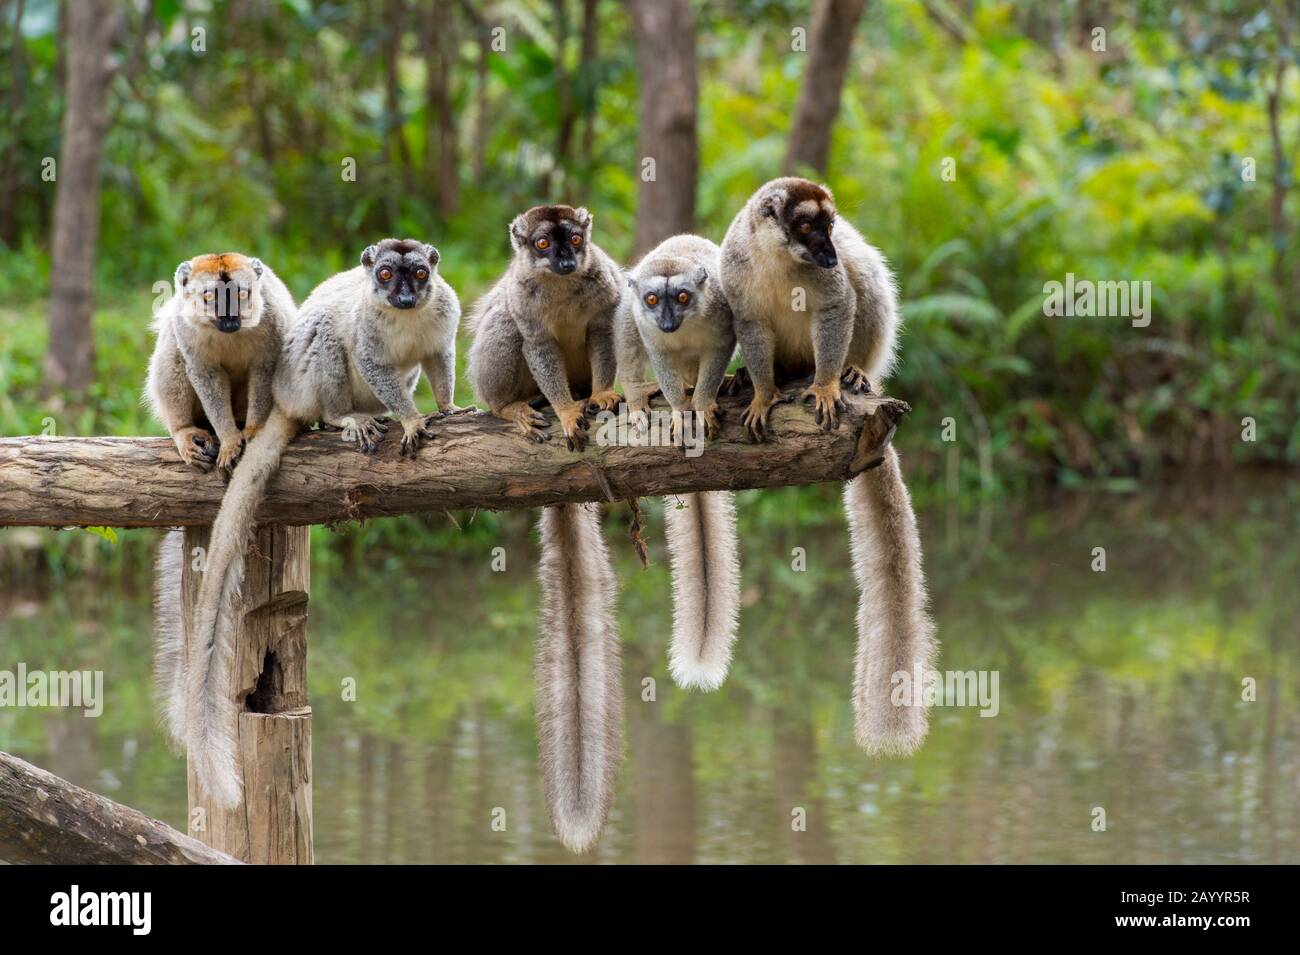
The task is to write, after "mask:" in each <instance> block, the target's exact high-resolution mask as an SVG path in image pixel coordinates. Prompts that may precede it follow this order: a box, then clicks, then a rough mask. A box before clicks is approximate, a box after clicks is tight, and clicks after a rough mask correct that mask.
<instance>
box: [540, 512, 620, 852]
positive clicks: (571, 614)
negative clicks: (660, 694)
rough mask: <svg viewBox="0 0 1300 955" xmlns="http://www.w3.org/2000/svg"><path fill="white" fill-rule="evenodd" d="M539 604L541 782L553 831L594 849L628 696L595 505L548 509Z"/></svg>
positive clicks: (577, 848) (610, 797)
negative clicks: (623, 686)
mask: <svg viewBox="0 0 1300 955" xmlns="http://www.w3.org/2000/svg"><path fill="white" fill-rule="evenodd" d="M537 526H538V531H539V532H540V535H541V539H542V559H541V563H540V564H539V566H538V578H539V580H540V582H541V589H542V604H541V616H540V628H539V629H540V632H539V635H538V639H537V653H536V659H535V661H534V672H533V675H534V679H535V682H536V692H537V704H536V705H537V727H538V733H539V735H540V743H539V746H540V750H541V767H542V785H543V788H544V790H545V793H546V805H547V808H548V809H549V810H550V814H551V822H552V824H553V825H554V827H555V832H556V835H558V836H559V837H560V841H561V842H563V843H564V845H565V846H566V847H568V848H569V849H570V850H572V851H573V852H586V851H587V850H588V849H589V848H591V846H592V845H593V844H594V843H595V841H596V839H597V837H598V836H599V835H600V832H601V829H602V828H603V827H604V825H605V819H606V817H607V816H608V815H609V809H610V805H611V804H612V803H613V801H614V782H615V779H616V777H617V776H618V767H619V763H620V761H621V760H622V757H623V690H622V676H621V660H620V648H619V637H618V627H617V625H616V623H615V620H614V608H613V604H614V592H615V584H614V577H613V571H612V570H611V568H610V565H609V553H608V552H607V551H606V549H605V538H604V535H603V534H602V532H601V527H600V512H599V510H598V509H597V508H595V507H594V506H593V507H583V506H582V505H578V504H564V505H559V506H556V507H547V508H543V510H542V516H541V519H540V520H539V521H538V525H537Z"/></svg>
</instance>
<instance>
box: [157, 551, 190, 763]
mask: <svg viewBox="0 0 1300 955" xmlns="http://www.w3.org/2000/svg"><path fill="white" fill-rule="evenodd" d="M184 547H185V532H184V531H182V530H178V529H175V528H173V529H172V530H169V531H168V532H167V533H166V534H164V535H163V539H162V542H161V543H160V544H159V545H158V557H157V560H156V561H155V563H154V578H153V579H154V594H153V676H154V693H155V696H156V698H157V700H158V706H159V707H160V708H161V710H162V722H163V728H164V729H165V730H166V731H167V738H168V740H169V742H170V743H171V745H172V747H173V748H174V749H176V751H177V752H184V750H185V630H184V627H185V623H184V621H183V620H182V619H181V575H182V573H183V568H182V566H181V562H182V560H183V559H184V556H185V555H184Z"/></svg>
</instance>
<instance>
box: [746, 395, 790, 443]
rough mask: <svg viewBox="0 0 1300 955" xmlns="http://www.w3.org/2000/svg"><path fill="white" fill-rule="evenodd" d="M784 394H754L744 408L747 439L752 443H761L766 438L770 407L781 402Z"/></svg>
mask: <svg viewBox="0 0 1300 955" xmlns="http://www.w3.org/2000/svg"><path fill="white" fill-rule="evenodd" d="M783 400H784V396H783V395H781V394H780V393H773V394H770V395H760V394H757V393H756V394H755V395H754V400H753V401H751V402H750V403H749V407H748V408H746V409H745V418H744V422H745V430H746V431H747V432H748V433H749V440H750V443H752V444H761V443H763V442H764V441H766V440H767V438H768V435H769V434H770V429H771V424H770V422H769V420H768V419H769V416H770V415H771V414H772V409H773V408H774V407H775V406H776V405H779V404H781V402H782V401H783Z"/></svg>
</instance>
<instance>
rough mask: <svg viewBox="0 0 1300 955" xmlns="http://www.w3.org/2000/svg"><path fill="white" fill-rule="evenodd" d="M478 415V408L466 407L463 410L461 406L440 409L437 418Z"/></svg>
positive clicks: (473, 406) (448, 406)
mask: <svg viewBox="0 0 1300 955" xmlns="http://www.w3.org/2000/svg"><path fill="white" fill-rule="evenodd" d="M477 413H478V407H477V406H475V405H466V406H465V407H463V408H462V407H461V406H460V405H447V407H445V408H439V409H438V414H437V416H436V417H439V418H450V417H451V416H452V415H457V414H477Z"/></svg>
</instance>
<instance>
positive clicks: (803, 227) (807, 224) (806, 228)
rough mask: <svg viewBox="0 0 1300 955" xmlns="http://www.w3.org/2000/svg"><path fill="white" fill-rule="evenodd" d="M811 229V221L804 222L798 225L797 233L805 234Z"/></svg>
mask: <svg viewBox="0 0 1300 955" xmlns="http://www.w3.org/2000/svg"><path fill="white" fill-rule="evenodd" d="M811 231H812V223H811V222H805V223H804V224H803V225H801V226H799V233H800V234H801V235H807V234H808V233H809V232H811Z"/></svg>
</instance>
